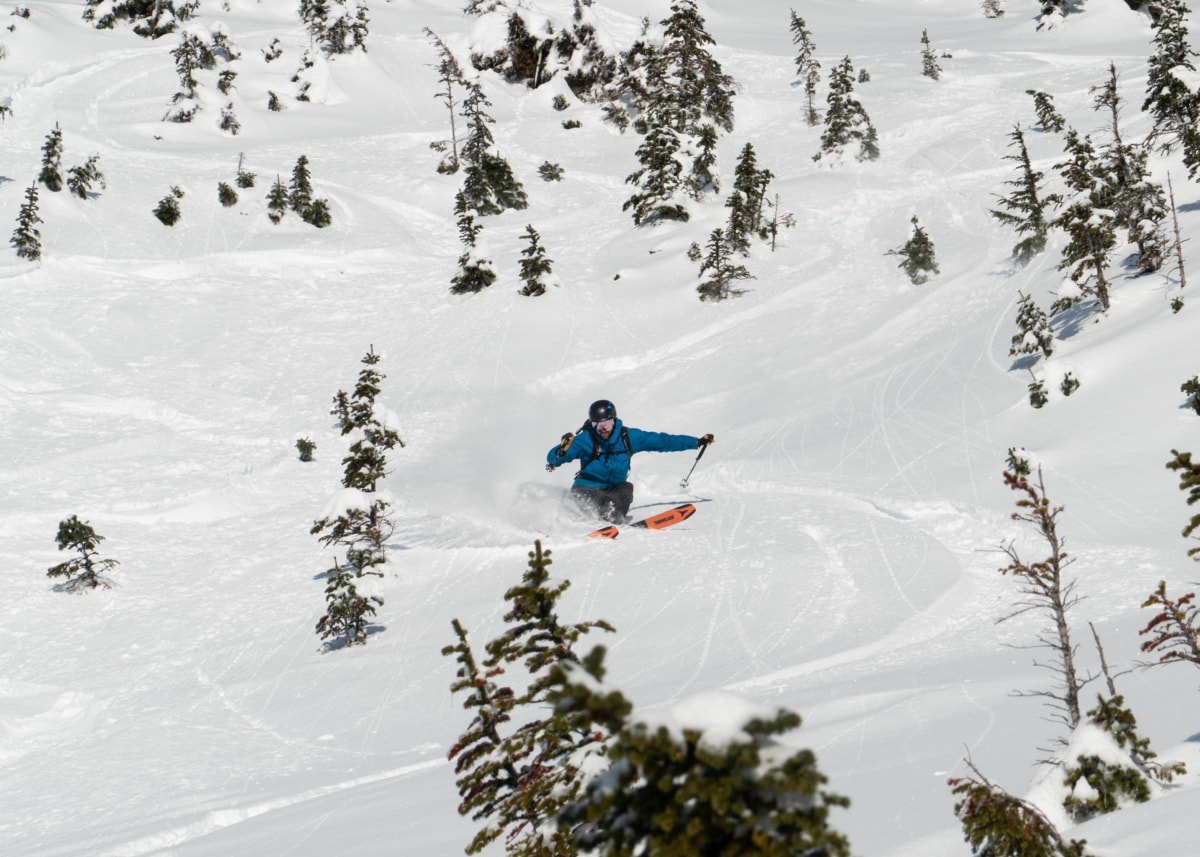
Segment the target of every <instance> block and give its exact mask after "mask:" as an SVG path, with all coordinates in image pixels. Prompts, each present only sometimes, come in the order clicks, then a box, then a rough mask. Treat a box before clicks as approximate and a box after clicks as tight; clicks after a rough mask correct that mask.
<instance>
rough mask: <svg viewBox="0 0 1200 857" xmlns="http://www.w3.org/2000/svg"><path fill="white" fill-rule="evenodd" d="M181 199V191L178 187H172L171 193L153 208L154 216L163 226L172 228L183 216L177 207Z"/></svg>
mask: <svg viewBox="0 0 1200 857" xmlns="http://www.w3.org/2000/svg"><path fill="white" fill-rule="evenodd" d="M181 199H183V191H182V190H180V189H179V188H178V187H172V188H171V192H170V193H168V194H167V195H166V196H164V197H163V198H162V199H160V200H159V201H158V205H156V206H155V207H154V216H155V217H157V218H158V219H159V221H160V222H161V223H162V224H163V225H164V226H174V225H175V224H176V223H178V222H179V218H180V217H182V216H183V211H182V209H180V207H179V200H181Z"/></svg>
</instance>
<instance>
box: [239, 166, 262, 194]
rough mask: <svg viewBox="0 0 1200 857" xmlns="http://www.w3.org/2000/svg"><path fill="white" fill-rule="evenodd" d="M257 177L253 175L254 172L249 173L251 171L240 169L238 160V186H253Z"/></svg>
mask: <svg viewBox="0 0 1200 857" xmlns="http://www.w3.org/2000/svg"><path fill="white" fill-rule="evenodd" d="M257 178H258V176H257V175H255V174H254V173H251V172H248V171H246V170H244V169H242V165H241V162H240V161H239V162H238V171H237V186H238V187H240V188H242V189H246V188H252V187H254V181H255V179H257Z"/></svg>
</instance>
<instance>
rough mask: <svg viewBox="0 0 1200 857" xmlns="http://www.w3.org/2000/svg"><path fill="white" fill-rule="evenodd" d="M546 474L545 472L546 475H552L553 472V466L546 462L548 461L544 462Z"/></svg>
mask: <svg viewBox="0 0 1200 857" xmlns="http://www.w3.org/2000/svg"><path fill="white" fill-rule="evenodd" d="M546 472H547V473H553V472H554V465H553V464H551V463H550V462H548V461H547V462H546Z"/></svg>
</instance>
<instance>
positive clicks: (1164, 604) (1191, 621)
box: [1138, 452, 1200, 667]
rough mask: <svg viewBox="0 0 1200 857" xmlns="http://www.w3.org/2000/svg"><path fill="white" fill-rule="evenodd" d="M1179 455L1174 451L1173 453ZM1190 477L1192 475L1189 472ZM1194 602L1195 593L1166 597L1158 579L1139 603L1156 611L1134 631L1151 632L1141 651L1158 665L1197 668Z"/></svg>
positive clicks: (1198, 626)
mask: <svg viewBox="0 0 1200 857" xmlns="http://www.w3.org/2000/svg"><path fill="white" fill-rule="evenodd" d="M1179 454H1180V453H1178V452H1176V453H1175V455H1176V456H1179ZM1185 454H1186V453H1185ZM1189 464H1190V455H1189ZM1167 466H1168V467H1169V466H1170V465H1167ZM1194 476H1195V474H1193V477H1194ZM1193 520H1195V519H1193ZM1193 529H1194V526H1193ZM1189 532H1190V530H1189ZM1198 552H1200V549H1197V548H1192V550H1190V551H1188V553H1189V554H1190V555H1191V556H1192V558H1193V559H1195V555H1196V553H1198ZM1195 602H1196V593H1195V592H1189V593H1187V594H1186V595H1183V596H1180V597H1179V598H1171V597H1169V596H1168V595H1167V582H1166V581H1165V580H1160V581H1159V582H1158V589H1157V590H1155V592H1154V594H1153V595H1151V596H1150V597H1149V598H1147V599H1146V600H1145V601H1144V602H1142V607H1143V608H1145V607H1153V608H1155V610H1157V612H1156V613H1155V615H1154V618H1152V619H1151V620H1150V621H1149V623H1147V625H1146V627H1145V628H1142V630H1140V631H1138V634H1139V635H1140V636H1146V635H1147V634H1150V635H1151V636H1150V638H1149V639H1147V640H1146V641H1145V642H1144V643H1142V651H1143V652H1146V653H1148V654H1157V655H1158V661H1157V663H1158V664H1167V663H1170V662H1171V661H1187V662H1189V663H1191V664H1192V665H1193V666H1196V667H1200V608H1198V607H1197V606H1196V603H1195Z"/></svg>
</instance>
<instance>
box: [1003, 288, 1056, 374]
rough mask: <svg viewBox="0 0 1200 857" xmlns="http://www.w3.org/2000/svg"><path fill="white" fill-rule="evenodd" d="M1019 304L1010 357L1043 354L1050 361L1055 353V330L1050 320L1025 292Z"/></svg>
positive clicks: (1021, 294)
mask: <svg viewBox="0 0 1200 857" xmlns="http://www.w3.org/2000/svg"><path fill="white" fill-rule="evenodd" d="M1017 294H1018V295H1020V303H1018V304H1017V333H1016V335H1015V336H1013V338H1012V348H1010V349H1009V350H1008V354H1009V356H1010V357H1016V356H1018V355H1020V354H1037V353H1038V352H1041V353H1042V354H1044V355H1045V356H1046V358H1047V359H1049V357H1050V355H1051V354H1052V353H1053V351H1054V330H1053V329H1052V328H1051V327H1050V319H1049V317H1048V316H1047V315H1046V313H1045V312H1044V311H1043V310H1042V308H1041V307H1039V306H1038V305H1037V303H1035V302H1034V300H1033V298H1032V297H1030V296H1029V295H1027V294H1024V293H1023V292H1017Z"/></svg>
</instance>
